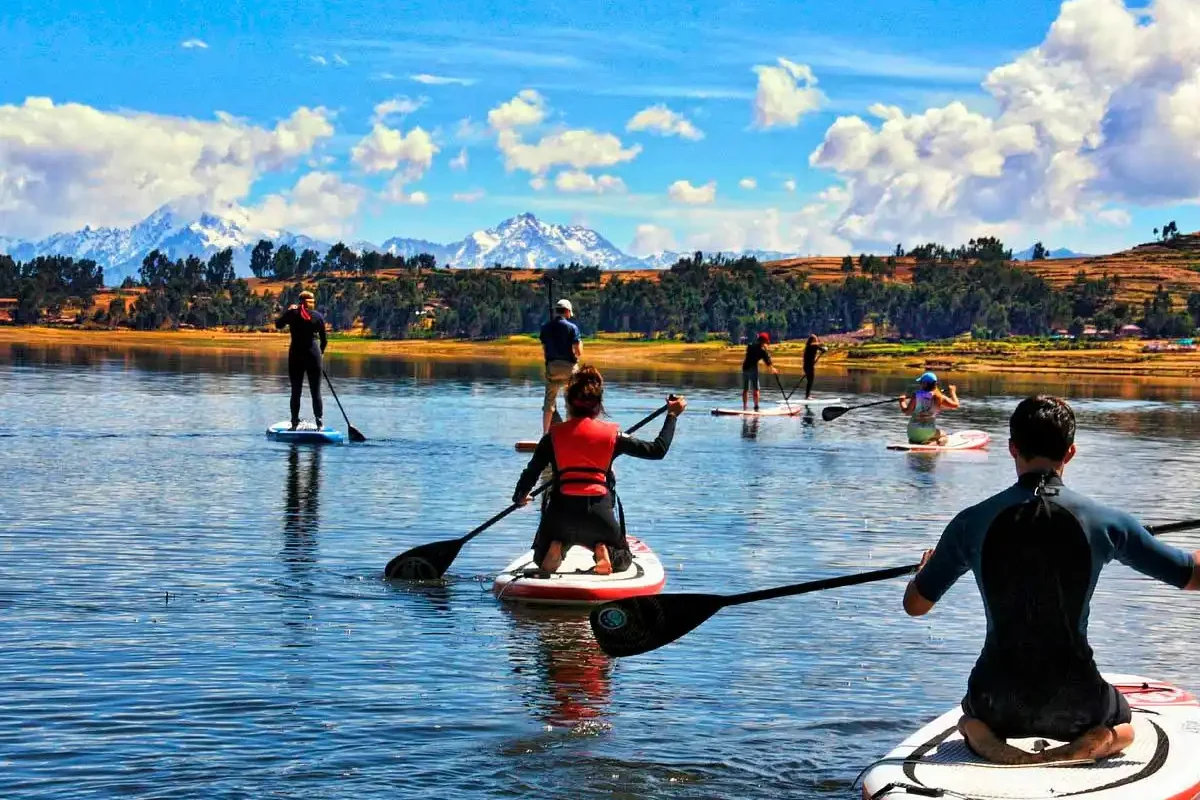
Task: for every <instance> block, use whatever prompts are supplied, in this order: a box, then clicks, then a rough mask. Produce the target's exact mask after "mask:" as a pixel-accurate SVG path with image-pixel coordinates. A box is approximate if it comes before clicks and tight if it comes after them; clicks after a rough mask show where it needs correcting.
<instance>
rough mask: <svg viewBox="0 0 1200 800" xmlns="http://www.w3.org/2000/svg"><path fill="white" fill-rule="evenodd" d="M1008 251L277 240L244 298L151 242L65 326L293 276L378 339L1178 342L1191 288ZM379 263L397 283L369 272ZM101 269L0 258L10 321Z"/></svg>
mask: <svg viewBox="0 0 1200 800" xmlns="http://www.w3.org/2000/svg"><path fill="white" fill-rule="evenodd" d="M902 256H907V257H909V258H912V259H914V260H915V261H916V264H915V266H914V268H913V272H912V281H911V283H901V282H898V281H895V280H891V278H892V277H893V276H894V275H895V271H896V266H897V259H898V258H900V257H902ZM1011 258H1012V251H1011V250H1009V249H1007V248H1005V247H1004V245H1003V243H1001V242H1000V241H999V240H996V239H994V238H981V239H973V240H971V241H970V242H968V243H967V244H965V245H962V246H959V247H952V248H951V247H945V246H943V245H940V244H937V243H928V244H924V245H920V246H919V247H915V248H913V249H911V250H909V251H908V252H907V253H906V252H905V251H904V250H903V248H901V247H899V246H897V249H896V253H894V254H892V255H890V256H888V257H886V258H880V257H877V256H867V255H863V256H860V257H859V258H858V259H857V260H855V259H854V258H852V257H850V256H847V257H846V258H845V259H844V260H843V270H844V272H845V275H844V278H843V280H842V281H841V282H838V283H814V282H812V281H810V280H809V278H808V276H807V275H805V274H803V273H800V272H789V273H772V272H769V271H768V270H767V269H766V268H765V267H764V266H763V265H762V264H760V263H759V262H758V261H757V260H756V259H754V258H750V257H741V258H729V257H726V256H723V255H716V256H710V257H705V255H704V254H703V253H700V252H697V253H695V254H693V255H691V256H688V257H684V258H681V259H680V260H679V261H678V262H677V263H676V264H675V265H674V266H672V267H671V268H670V269H667V270H664V271H663V272H662V273H661V274H659V275H658V276H656V277H655V278H638V277H633V276H628V275H622V274H620V273H613V274H610V275H607V276H605V275H603V274H602V273H601V271H600V269H599V268H597V267H593V266H583V265H579V264H570V265H565V266H560V267H558V268H557V269H550V270H545V271H544V272H542V273H541V275H540V276H539V278H538V279H536V280H532V281H531V280H525V279H521V278H520V277H518V276H517V275H515V274H514V270H512V269H506V268H500V267H497V268H492V269H483V270H460V269H441V268H438V265H437V262H436V260H435V259H434V258H433V256H430V255H428V254H421V255H415V256H394V255H390V254H379V253H366V254H361V255H360V254H357V253H355V252H354V251H352V250H350V249H349V248H347V247H345V246H344V245H340V244H339V245H335V247H334V248H332V249H331V250H330V251H329V252H328V253H326V254H325V255H324V256H321V257H319V258H318V257H317V255H316V253H315V251H312V250H304V251H302V252H301V253H300V254H298V255H297V254H296V252H295V250H293V249H292V248H291V247H290V246H289V245H286V244H285V245H281V246H280V247H278V248H275V247H274V246H273V245H272V244H271V243H270V242H267V241H265V240H264V241H263V242H260V243H259V245H258V246H256V247H255V248H254V252H253V253H252V256H251V268H252V270H253V271H254V272H255V273H256V274H258V275H261V276H263V277H272V278H275V279H277V280H283V281H291V282H292V283H291V284H290V285H287V286H286V288H284V289H282V290H281V291H280V292H279V293H278V294H272V293H270V292H267V293H264V294H256V293H254V292H253V291H252V290H251V287H250V285H249V284H248V283H247V282H246V281H245V280H242V279H239V278H237V277H236V276H235V273H234V268H233V252H232V251H231V250H228V249H227V250H223V251H221V252H218V253H216V254H214V255H212V256H210V257H209V258H208V259H206V260H204V259H200V258H197V257H195V256H189V257H187V258H183V259H171V258H170V257H169V256H167V255H166V254H164V253H161V252H159V251H154V252H152V253H150V254H149V255H147V256H146V257H145V259H143V261H142V264H141V267H140V268H139V270H138V275H137V278H136V279H134V278H130V279H127V281H126V283H125V284H123V286H124V288H126V289H132V288H134V287H139V291H138V292H136V293H133V292H131V293H130V294H131V296H124V297H122V296H118V297H116V298H114V299H113V300H111V301H110V302H109V303H108V304H107V305H106V307H104V308H100V309H95V310H94V311H93V312H91V313H90V314H89V315H87V316H86V318H83V316H82V315H81V318H80V319H79V321H81V322H85V321H86V322H92V323H95V324H101V325H109V326H117V325H121V326H127V327H132V328H136V329H142V330H151V329H159V328H165V327H177V326H179V325H191V326H194V327H198V328H211V327H228V328H250V329H254V328H261V327H264V326H267V325H269V324H270V322H271V320H272V318H273V316H274V314H276V313H277V312H278V311H279V309H281V308H282V307H285V306H286V305H287V304H289V303H291V302H295V300H296V296H297V295H298V294H299V292H300V291H301V289H302V288H304V287H305V286H307V287H308V288H312V289H314V291H315V292H316V295H317V307H318V308H319V309H320V310H321V311H322V312H323V313H324V314H325V316H326V319H327V320H328V321H329V324H330V326H331V327H332V328H333V329H334V330H340V331H345V330H349V329H351V328H354V327H355V326H356V325H359V324H361V325H362V327H363V328H364V329H365V331H366V332H367V333H368V334H369V335H372V336H377V337H381V338H409V337H414V336H443V337H463V338H470V339H481V338H494V337H499V336H505V335H509V334H514V333H533V332H536V331H537V330H538V329H539V327H540V326H541V324H542V323H543V322H544V321H545V319H546V318H547V316H548V314H549V304H550V302H551V301H553V300H555V299H557V298H559V297H569V298H570V299H571V301H572V303H573V304H574V305H575V308H576V311H577V314H576V318H577V322H578V323H579V324H580V326H581V327H582V328H583V330H585V331H586V332H589V333H591V332H601V331H603V332H610V333H631V334H640V335H642V336H646V337H653V336H667V337H683V338H686V339H688V340H692V341H699V340H702V339H704V338H706V337H708V336H711V335H717V336H722V337H728V338H729V339H730V340H731V341H734V342H737V341H740V340H741V339H742V338H743V337H746V336H748V335H751V334H753V333H756V332H758V331H766V332H768V333H770V334H771V336H772V338H777V339H783V338H792V339H794V338H801V337H804V336H807V335H808V334H810V333H817V334H828V333H835V332H843V331H855V330H858V329H859V328H861V327H862V325H863V324H864V323H865V322H867V321H870V322H872V323H873V324H874V327H875V330H876V331H877V332H880V333H890V334H893V335H896V336H899V337H903V338H916V339H940V338H947V337H951V336H956V335H959V334H962V333H966V332H970V333H971V334H973V335H974V336H975V337H976V338H985V339H991V338H1003V337H1007V336H1011V335H1025V336H1040V335H1045V334H1047V333H1050V332H1051V331H1053V330H1055V329H1060V328H1066V329H1069V330H1070V331H1071V332H1072V333H1079V332H1082V330H1083V328H1084V326H1085V325H1086V324H1088V323H1091V324H1094V325H1095V326H1096V327H1097V328H1101V329H1109V330H1113V331H1117V330H1119V329H1120V327H1121V326H1122V325H1125V324H1128V323H1131V322H1135V323H1138V324H1140V325H1141V326H1142V327H1143V328H1144V329H1145V330H1146V332H1147V333H1148V334H1149V335H1151V336H1179V335H1187V334H1190V333H1191V332H1192V330H1193V329H1194V328H1195V327H1196V326H1197V324H1200V292H1194V293H1192V294H1190V295H1189V296H1188V297H1187V298H1186V307H1187V311H1186V312H1179V311H1175V310H1174V305H1175V303H1174V301H1173V298H1172V297H1171V295H1170V293H1169V292H1168V291H1166V290H1165V289H1163V288H1162V287H1159V289H1158V291H1157V292H1156V294H1155V295H1154V296H1153V297H1152V298H1148V299H1147V300H1146V301H1145V302H1144V303H1143V304H1142V306H1141V307H1140V308H1138V307H1134V306H1133V305H1131V304H1129V303H1126V302H1119V301H1118V300H1117V299H1116V298H1117V295H1118V292H1119V289H1120V279H1119V278H1118V277H1116V276H1112V277H1109V276H1103V277H1101V278H1088V277H1086V276H1085V275H1084V274H1083V273H1082V272H1081V273H1080V274H1079V275H1077V276H1076V278H1075V280H1074V281H1073V282H1072V283H1071V284H1069V285H1067V286H1066V287H1063V288H1062V289H1054V288H1052V287H1051V286H1050V285H1049V284H1047V283H1046V282H1045V281H1044V280H1043V279H1042V278H1040V277H1038V276H1037V275H1035V274H1033V273H1032V272H1029V271H1027V270H1024V269H1020V268H1018V267H1016V266H1014V265H1013V264H1012V263H1011V262H1010V260H1011ZM383 269H387V270H390V271H391V272H392V274H393V275H394V276H395V277H386V278H384V277H380V276H379V275H377V274H376V273H377V272H379V271H380V270H383ZM102 277H103V273H102V270H100V268H99V267H98V266H97V265H96V264H95V263H94V262H92V261H87V260H79V261H76V260H73V259H71V258H67V257H48V258H37V259H33V260H32V261H29V262H26V263H24V264H21V263H17V262H14V261H13V260H12V259H11V258H8V257H7V256H0V297H14V298H16V299H17V307H16V312H15V313H14V315H13V316H14V320H15V321H17V322H22V323H34V322H38V321H41V320H42V319H44V318H45V317H47V316H50V317H57V314H58V312H59V311H60V310H61V309H62V308H66V307H80V308H88V307H89V306H91V304H92V299H93V298H94V297H95V295H96V293H97V292H98V291H99V290H100V289H101V288H102V283H103V281H102ZM602 278H607V280H602Z"/></svg>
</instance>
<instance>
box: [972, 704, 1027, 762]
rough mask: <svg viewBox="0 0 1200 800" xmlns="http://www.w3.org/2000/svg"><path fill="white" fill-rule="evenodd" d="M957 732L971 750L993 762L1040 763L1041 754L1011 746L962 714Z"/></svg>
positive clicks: (986, 727) (981, 724)
mask: <svg viewBox="0 0 1200 800" xmlns="http://www.w3.org/2000/svg"><path fill="white" fill-rule="evenodd" d="M958 732H959V733H961V734H962V736H963V738H964V739H966V740H967V747H969V748H971V752H972V753H974V754H975V755H977V756H979V757H980V758H982V759H983V760H984V761H990V762H991V763H993V764H1008V765H1027V764H1038V763H1041V761H1042V757H1041V754H1040V753H1039V754H1034V753H1026V752H1025V751H1024V750H1021V749H1020V748H1017V747H1013V746H1012V745H1010V744H1008V743H1006V742H1005V741H1004V740H1003V739H1000V738H998V737H997V736H996V734H994V733H992V729H991V728H989V727H988V726H987V725H984V724H983V723H982V722H980V721H979V720H977V719H975V718H973V717H968V716H965V715H964V716H962V717H960V718H959V720H958Z"/></svg>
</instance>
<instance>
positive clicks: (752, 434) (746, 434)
mask: <svg viewBox="0 0 1200 800" xmlns="http://www.w3.org/2000/svg"><path fill="white" fill-rule="evenodd" d="M758 423H759V419H758V417H742V438H743V439H757V438H758Z"/></svg>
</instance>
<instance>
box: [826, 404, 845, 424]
mask: <svg viewBox="0 0 1200 800" xmlns="http://www.w3.org/2000/svg"><path fill="white" fill-rule="evenodd" d="M849 410H850V409H849V408H847V407H846V406H825V407H824V408H823V409H821V419H823V420H825V421H826V422H833V421H834V420H835V419H837V418H838V417H840V416H841V415H842V414H845V413H846V412H847V411H849Z"/></svg>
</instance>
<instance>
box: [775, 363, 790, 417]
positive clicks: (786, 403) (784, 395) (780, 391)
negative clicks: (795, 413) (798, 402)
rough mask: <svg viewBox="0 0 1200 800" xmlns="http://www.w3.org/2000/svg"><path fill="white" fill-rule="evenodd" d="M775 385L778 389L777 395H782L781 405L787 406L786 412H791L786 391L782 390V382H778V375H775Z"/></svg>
mask: <svg viewBox="0 0 1200 800" xmlns="http://www.w3.org/2000/svg"><path fill="white" fill-rule="evenodd" d="M775 385H776V386H778V387H779V393H780V394H781V395H783V404H784V405H785V406H787V410H788V411H791V410H792V404H791V401H789V400H788V393H787V390H786V389H784V388H783V381H781V380H779V373H778V372H776V373H775Z"/></svg>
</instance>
